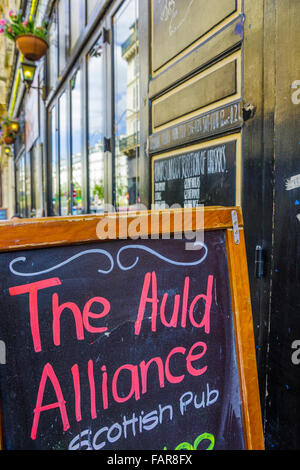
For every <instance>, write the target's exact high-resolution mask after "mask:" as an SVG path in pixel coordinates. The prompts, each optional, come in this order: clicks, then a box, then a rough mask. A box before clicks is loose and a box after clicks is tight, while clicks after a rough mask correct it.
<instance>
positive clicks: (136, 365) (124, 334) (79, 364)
mask: <svg viewBox="0 0 300 470" xmlns="http://www.w3.org/2000/svg"><path fill="white" fill-rule="evenodd" d="M232 210H235V211H236V212H235V213H236V214H237V217H238V222H239V223H240V230H239V232H238V234H237V233H236V230H235V239H234V233H233V228H232V225H233V222H232V218H231V212H232ZM164 214H165V212H164V211H160V212H159V213H158V215H159V217H160V223H159V225H158V226H159V229H158V233H157V234H156V235H159V234H160V235H161V232H164V228H162V227H163V225H162V224H161V220H162V217H163V216H164ZM151 215H152V214H151V212H146V213H143V214H142V217H144V219H145V220H147V221H148V220H150V217H151ZM190 215H191V219H190V222H189V223H190V226H189V229H190V230H195V223H197V217H195V215H197V214H196V210H190ZM175 216H178V211H177V213H176V212H175V211H171V224H170V226H171V234H170V238H169V239H165V238H164V239H163V238H162V237H161V236H155V237H153V234H152V238H151V237H150V235H149V237H148V238H146V237H145V236H144V237H143V238H142V239H137V240H131V239H129V238H128V236H127V237H125V236H124V215H123V216H119V215H118V214H115V215H113V216H111V217H113V218H114V220H115V221H116V222H117V226H118V231H117V236H116V239H115V240H112V239H111V236H109V237H108V239H107V240H105V241H104V240H102V241H100V240H99V239H97V236H96V227H97V223H99V221H100V220H103V217H104V216H103V217H101V216H100V217H94V216H92V217H79V218H76V219H74V220H72V218H65V219H60V220H59V219H58V218H54V219H53V220H52V219H44V220H42V219H40V220H36V221H34V222H28V223H25V224H24V222H23V224H18V223H17V224H14V225H12V226H11V233H10V234H9V228H8V231H7V227H5V230H6V232H4V226H1V224H0V232H1V234H2V233H3V236H4V239H2V237H0V238H1V240H2V241H1V245H0V250H1V251H2V253H1V254H0V270H1V274H2V283H1V284H2V289H1V297H0V299H1V300H0V302H1V316H0V340H1V341H2V342H3V343H4V344H5V347H6V361H5V362H4V363H2V364H1V361H0V392H1V395H0V396H1V408H2V435H3V443H4V448H7V449H43V450H50V449H73V450H76V449H81V450H84V449H95V450H101V449H103V450H118V449H120V450H148V449H149V450H163V449H167V450H174V449H176V450H179V449H186V450H192V449H198V450H200V449H250V448H262V447H263V438H262V430H261V416H260V409H259V398H258V387H257V373H256V365H255V348H254V340H253V331H252V319H251V310H250V308H249V305H250V301H249V300H250V299H249V286H248V284H247V265H246V258H245V246H244V238H243V230H242V217H241V213H240V210H239V209H238V208H232V209H224V208H214V209H211V208H210V209H205V213H204V222H205V234H204V241H203V242H201V243H200V242H199V243H200V245H201V246H200V249H197V250H187V249H186V246H187V245H186V243H187V239H186V238H185V237H183V238H181V239H180V238H179V237H178V233H177V232H176V223H175V222H176V221H175ZM121 219H122V220H121ZM133 220H134V217H133V215H131V216H130V217H128V219H127V221H126V224H127V228H128V227H129V225H128V224H130V222H131V221H133ZM121 223H122V226H121ZM13 227H14V230H13ZM55 228H56V230H55ZM125 228H126V227H125ZM186 228H187V227H186V226H185V229H186ZM175 232H176V233H175ZM4 233H6V235H4ZM22 233H23V236H22ZM58 233H64V235H65V236H64V239H62V238H61V239H58V236H57V234H58ZM185 233H187V232H185ZM188 233H190V232H188ZM144 235H145V234H144ZM186 236H187V235H186ZM9 237H11V238H9ZM29 238H31V243H30V245H29V244H28V240H29ZM14 240H15V241H14ZM45 240H46V243H47V245H48V246H45ZM234 240H235V241H234ZM8 247H9V248H8Z"/></svg>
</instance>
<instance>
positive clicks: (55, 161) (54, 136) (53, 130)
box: [51, 108, 59, 215]
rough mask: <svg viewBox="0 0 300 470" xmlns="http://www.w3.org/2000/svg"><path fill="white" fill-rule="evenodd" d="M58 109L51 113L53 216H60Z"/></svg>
mask: <svg viewBox="0 0 300 470" xmlns="http://www.w3.org/2000/svg"><path fill="white" fill-rule="evenodd" d="M55 119H56V108H53V109H52V111H51V183H52V215H59V185H58V154H57V132H56V120H55Z"/></svg>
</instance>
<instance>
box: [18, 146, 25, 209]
mask: <svg viewBox="0 0 300 470" xmlns="http://www.w3.org/2000/svg"><path fill="white" fill-rule="evenodd" d="M16 183H17V185H16V186H17V188H16V196H17V212H18V213H19V215H20V216H21V217H26V215H27V214H26V186H25V152H24V153H22V155H21V156H20V158H19V160H18V161H17V164H16Z"/></svg>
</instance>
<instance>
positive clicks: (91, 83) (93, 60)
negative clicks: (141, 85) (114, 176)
mask: <svg viewBox="0 0 300 470" xmlns="http://www.w3.org/2000/svg"><path fill="white" fill-rule="evenodd" d="M103 77H104V68H103V52H102V40H101V38H100V39H99V40H98V41H97V42H96V44H95V45H94V47H92V49H91V51H90V52H89V54H88V56H87V81H88V83H87V89H88V167H89V212H91V213H101V212H103V204H104V149H103V141H104V126H105V120H104V116H105V98H104V94H103V89H104V83H103Z"/></svg>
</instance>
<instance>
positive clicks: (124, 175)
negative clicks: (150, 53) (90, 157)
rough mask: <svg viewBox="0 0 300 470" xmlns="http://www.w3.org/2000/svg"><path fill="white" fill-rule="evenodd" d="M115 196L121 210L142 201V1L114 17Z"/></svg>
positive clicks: (131, 3)
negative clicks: (139, 6)
mask: <svg viewBox="0 0 300 470" xmlns="http://www.w3.org/2000/svg"><path fill="white" fill-rule="evenodd" d="M113 38H114V72H115V74H114V83H115V90H114V100H115V118H114V139H115V199H116V206H117V207H118V209H120V210H124V209H125V210H128V209H131V208H133V206H134V205H135V204H136V203H138V202H140V201H139V177H138V175H139V171H138V164H139V38H138V1H137V0H128V1H126V2H125V3H124V4H123V5H122V7H121V8H120V10H119V11H118V12H117V14H116V15H115V17H114V29H113Z"/></svg>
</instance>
